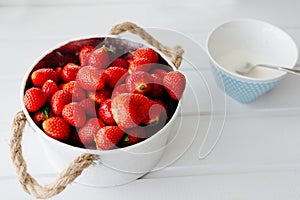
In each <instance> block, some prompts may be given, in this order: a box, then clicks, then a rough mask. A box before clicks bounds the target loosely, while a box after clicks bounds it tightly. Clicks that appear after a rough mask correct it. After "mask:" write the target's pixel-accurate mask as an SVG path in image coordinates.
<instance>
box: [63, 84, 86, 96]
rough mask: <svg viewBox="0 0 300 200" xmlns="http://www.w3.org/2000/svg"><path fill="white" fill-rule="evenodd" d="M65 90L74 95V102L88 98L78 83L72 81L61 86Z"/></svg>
mask: <svg viewBox="0 0 300 200" xmlns="http://www.w3.org/2000/svg"><path fill="white" fill-rule="evenodd" d="M61 88H62V89H63V90H66V91H68V92H70V93H71V94H72V98H73V100H74V101H81V100H83V99H85V98H86V93H85V91H84V89H82V88H81V87H80V85H79V84H78V83H77V81H70V82H68V83H65V84H63V85H62V86H61Z"/></svg>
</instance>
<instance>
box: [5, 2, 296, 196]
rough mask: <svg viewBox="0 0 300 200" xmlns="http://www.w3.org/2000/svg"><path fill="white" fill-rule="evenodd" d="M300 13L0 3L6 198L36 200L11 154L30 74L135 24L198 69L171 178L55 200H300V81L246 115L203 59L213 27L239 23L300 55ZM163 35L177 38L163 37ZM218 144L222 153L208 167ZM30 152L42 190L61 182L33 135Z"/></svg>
mask: <svg viewBox="0 0 300 200" xmlns="http://www.w3.org/2000/svg"><path fill="white" fill-rule="evenodd" d="M299 10H300V2H299V1H298V0H273V1H272V0H216V1H213V0H212V1H210V0H186V1H174V0H166V1H161V0H151V1H141V0H127V1H122V0H111V1H109V0H102V1H101V0H99V1H97V0H73V1H68V0H60V1H58V0H52V1H45V0H42V1H38V0H0V47H1V48H0V55H1V56H0V58H1V70H2V72H1V73H0V84H1V90H2V93H1V101H0V102H1V103H0V111H1V112H0V113H1V115H0V116H1V117H0V124H1V126H0V133H1V134H0V191H1V198H2V199H32V197H31V196H29V195H28V194H26V193H25V192H24V191H23V190H22V188H21V186H20V184H19V183H18V181H17V178H16V173H15V168H14V167H13V165H12V162H11V160H10V153H9V148H8V144H9V138H10V134H11V123H12V118H13V116H14V114H15V113H16V112H17V111H18V110H20V109H21V106H20V100H19V99H20V95H19V90H20V85H21V81H22V79H23V76H24V73H25V72H26V70H27V69H28V68H29V67H30V66H31V65H32V63H33V62H34V61H35V60H36V59H37V58H38V57H39V56H40V55H41V54H42V53H43V52H45V51H47V50H48V49H50V48H52V47H54V46H57V45H58V44H60V43H62V42H64V41H66V40H70V39H72V38H78V37H83V36H88V35H103V34H106V33H107V32H108V30H109V29H110V27H111V26H113V25H115V24H118V23H121V22H123V21H132V22H135V23H137V24H139V25H141V26H142V27H145V28H146V29H147V30H149V32H150V33H153V34H154V36H156V37H157V39H159V40H161V41H162V42H165V43H167V44H171V45H173V44H177V43H178V42H181V43H182V45H183V46H184V47H185V48H186V54H185V58H186V61H191V62H192V63H193V64H194V65H195V66H196V68H193V67H191V66H190V65H189V64H188V63H187V62H185V63H184V65H183V67H182V71H183V73H185V75H186V76H187V78H188V80H189V85H188V88H187V91H186V94H185V97H184V99H183V110H182V113H181V116H180V118H179V120H181V122H182V126H181V127H180V128H179V131H178V132H179V134H178V136H177V137H176V140H174V142H173V143H171V144H170V146H169V148H168V149H167V152H166V154H165V155H164V157H163V159H162V162H161V165H159V166H158V167H160V166H161V167H162V168H163V169H159V170H155V171H154V172H151V173H149V174H148V175H146V176H145V177H143V178H142V179H139V180H137V181H135V182H132V183H130V184H127V185H123V186H119V187H112V188H97V187H87V186H83V185H80V184H77V183H74V184H72V185H70V186H69V187H68V188H67V189H66V190H65V191H64V192H62V193H61V194H60V195H58V196H56V197H54V198H53V199H83V198H95V199H206V200H208V199H213V200H215V199H222V200H238V199H243V200H244V199H247V200H248V199H249V200H250V199H263V200H266V199H272V200H274V199H285V200H287V199H288V200H290V199H292V200H294V199H300V171H299V169H300V162H299V161H300V145H299V144H300V134H299V130H300V92H299V86H300V79H299V78H298V77H295V76H287V77H286V78H285V79H284V80H283V81H282V83H281V84H280V85H279V86H277V87H276V88H274V89H273V90H272V91H271V92H269V93H268V94H266V95H264V96H263V97H262V98H260V99H258V100H257V101H256V102H254V103H252V104H249V105H242V104H239V103H237V102H235V101H233V100H232V99H230V98H228V97H226V96H224V94H223V93H222V92H221V90H219V88H217V87H216V85H215V82H214V79H213V77H212V74H211V71H210V67H209V65H208V61H207V57H206V55H205V52H204V51H203V50H202V49H201V46H202V47H203V45H204V44H205V39H206V36H207V34H208V33H209V32H210V31H211V29H212V28H213V27H215V26H216V25H218V24H220V23H223V22H225V21H228V20H231V19H237V18H255V19H260V20H264V21H267V22H270V23H273V24H274V25H277V26H279V27H281V28H282V29H284V30H285V31H287V32H288V33H289V34H290V35H291V36H292V37H293V38H294V39H295V41H296V43H297V45H298V46H299V47H300V12H299ZM159 29H164V30H169V31H166V32H164V34H160V32H159V31H157V30H159ZM170 30H173V31H177V32H179V33H180V34H179V33H176V34H175V35H176V36H178V37H179V39H178V40H176V41H174V40H172V39H170V37H169V35H168V34H167V33H168V32H169V33H172V34H174V32H173V31H170ZM182 35H184V36H186V37H187V38H190V39H187V38H185V37H182ZM193 45H195V46H193ZM209 92H210V93H211V94H209ZM209 95H211V96H209ZM210 101H212V104H211V102H210ZM212 106H213V107H212ZM195 108H196V109H195ZM198 108H199V109H198ZM212 108H214V109H212ZM210 123H211V126H209V124H210ZM196 125H199V127H198V129H197V127H196ZM206 133H207V134H208V138H207V140H206V141H205V143H204V146H203V152H202V153H200V154H199V151H200V147H201V144H202V143H203V141H204V137H205V134H206ZM218 134H221V137H220V139H219V141H218V143H217V145H216V146H215V148H214V149H213V151H212V152H211V153H210V154H209V155H208V156H206V157H204V156H205V153H206V152H207V151H208V150H209V148H210V147H211V146H212V144H213V142H214V141H215V140H216V138H217V136H218ZM191 138H192V139H193V140H192V139H191ZM191 142H192V143H191ZM23 146H24V154H25V157H26V160H27V161H28V168H29V171H30V172H31V173H32V174H33V175H34V176H35V177H37V179H38V180H39V181H40V182H42V183H46V182H49V181H53V180H54V179H55V178H56V176H57V172H56V171H54V169H53V168H52V167H51V165H50V163H49V162H48V160H47V158H46V157H45V154H44V152H43V151H42V146H41V144H40V143H39V139H38V138H37V135H36V134H35V133H34V132H33V131H32V130H31V128H29V127H26V130H25V136H24V141H23ZM201 157H203V158H201ZM175 158H176V159H175ZM177 158H178V159H177ZM171 161H175V162H173V163H172V164H170V162H171ZM165 166H166V167H165Z"/></svg>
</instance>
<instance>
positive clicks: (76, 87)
mask: <svg viewBox="0 0 300 200" xmlns="http://www.w3.org/2000/svg"><path fill="white" fill-rule="evenodd" d="M110 49H112V48H108V47H106V46H102V47H100V48H97V47H93V46H83V47H82V48H81V49H80V51H79V52H74V53H77V54H78V59H77V60H74V61H73V62H69V63H67V64H65V65H63V66H56V67H49V66H45V67H42V68H40V69H37V70H34V71H33V72H32V73H31V77H30V83H29V84H28V86H27V88H26V91H25V95H24V104H25V107H26V108H27V110H28V111H29V113H30V114H31V116H32V119H33V120H34V122H35V123H36V124H37V125H38V126H39V127H40V128H41V129H42V130H43V131H44V132H45V133H46V134H47V135H48V136H50V137H52V138H54V139H57V140H60V141H62V142H65V143H67V144H70V145H73V146H77V147H85V148H90V149H103V150H107V149H112V148H116V147H125V146H129V145H132V144H135V143H138V142H140V141H142V140H144V139H146V138H148V137H150V136H151V135H153V134H154V133H155V132H157V131H158V130H160V129H161V128H162V127H163V126H164V125H165V124H166V123H167V122H168V120H169V119H170V118H171V117H172V115H173V113H174V111H175V109H176V107H177V103H178V100H179V99H180V98H181V96H182V93H183V91H184V88H185V83H186V80H185V77H184V76H183V75H182V74H181V73H180V72H178V71H173V70H172V68H171V67H170V66H168V65H166V64H162V63H165V62H162V60H163V59H162V58H161V57H160V56H159V55H158V54H157V53H156V52H155V51H154V50H152V49H151V48H138V49H136V50H135V51H133V52H130V53H126V54H124V55H121V56H118V57H116V56H115V55H114V52H113V51H112V50H110ZM113 57H115V58H113Z"/></svg>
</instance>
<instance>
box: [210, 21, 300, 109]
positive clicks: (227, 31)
mask: <svg viewBox="0 0 300 200" xmlns="http://www.w3.org/2000/svg"><path fill="white" fill-rule="evenodd" d="M206 48H207V53H208V56H209V58H210V63H211V66H212V69H213V72H214V75H215V80H216V82H217V84H218V85H219V86H220V88H222V89H223V90H224V91H225V92H226V94H227V95H229V96H230V97H232V98H233V99H235V100H236V101H238V102H240V103H243V104H248V103H251V102H253V101H255V100H256V99H257V98H258V97H260V96H262V95H263V94H265V93H267V92H268V91H270V90H271V89H272V88H273V87H274V86H276V85H277V84H278V83H279V82H280V81H281V80H282V79H283V78H284V77H285V75H286V73H285V72H281V71H276V70H272V69H266V68H255V69H254V70H252V71H251V72H250V73H249V74H246V75H241V74H239V73H237V70H238V69H240V68H241V67H242V66H246V64H247V63H251V64H252V65H256V64H268V65H275V66H276V65H277V66H285V67H288V68H293V67H294V66H295V65H296V63H297V60H298V48H297V46H296V44H295V42H294V41H293V39H292V38H291V37H290V36H289V35H288V34H287V33H286V32H284V31H283V30H281V29H280V28H278V27H276V26H274V25H272V24H269V23H267V22H263V21H259V20H254V19H240V20H234V21H229V22H226V23H223V24H221V25H219V26H218V27H216V28H215V29H213V30H212V32H211V33H210V34H209V36H208V38H207V42H206Z"/></svg>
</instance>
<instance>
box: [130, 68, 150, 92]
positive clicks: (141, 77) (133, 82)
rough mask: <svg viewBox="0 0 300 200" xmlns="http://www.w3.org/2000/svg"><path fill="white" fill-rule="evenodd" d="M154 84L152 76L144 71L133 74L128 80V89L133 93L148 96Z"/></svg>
mask: <svg viewBox="0 0 300 200" xmlns="http://www.w3.org/2000/svg"><path fill="white" fill-rule="evenodd" d="M152 83H153V78H152V76H151V75H150V74H149V73H147V72H144V71H137V72H133V73H132V74H130V75H129V76H128V77H127V78H126V88H127V90H128V92H131V93H138V94H146V93H147V92H149V91H150V90H151V86H152Z"/></svg>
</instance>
